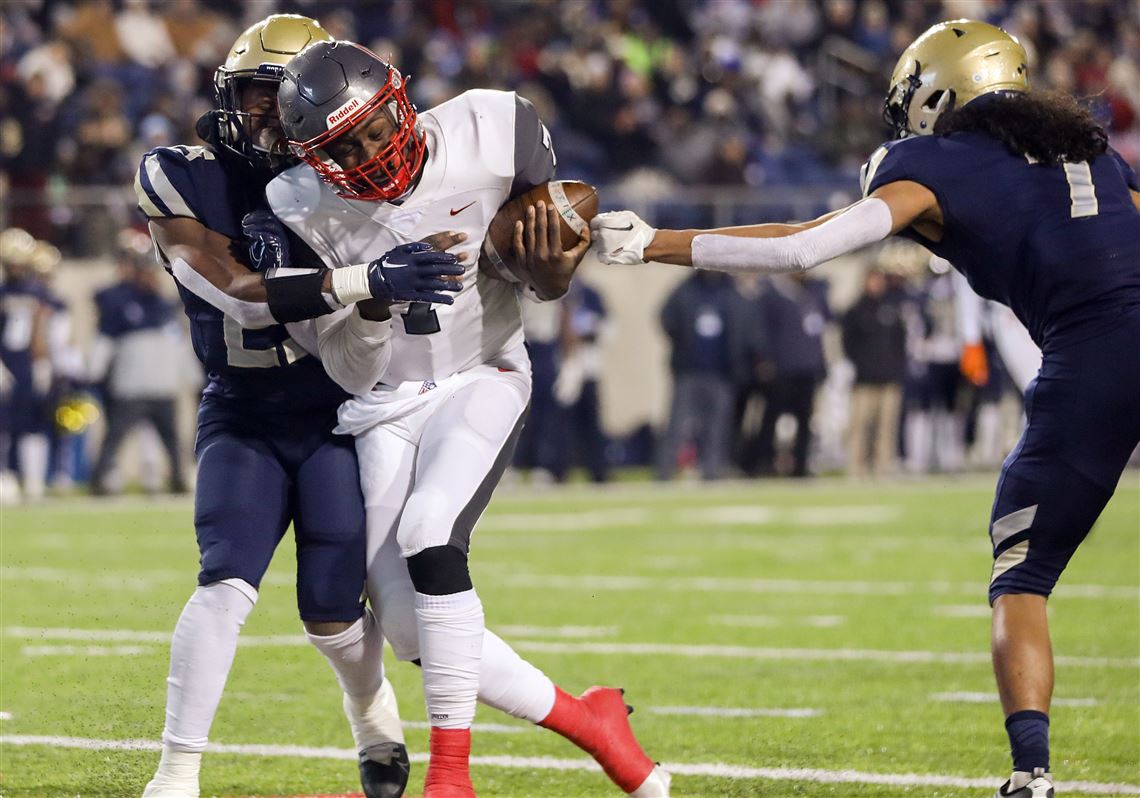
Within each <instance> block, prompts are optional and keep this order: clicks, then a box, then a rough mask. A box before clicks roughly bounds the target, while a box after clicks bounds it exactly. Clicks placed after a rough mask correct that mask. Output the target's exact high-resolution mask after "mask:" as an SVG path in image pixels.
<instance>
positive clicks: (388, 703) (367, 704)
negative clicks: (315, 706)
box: [305, 609, 404, 751]
mask: <svg viewBox="0 0 1140 798" xmlns="http://www.w3.org/2000/svg"><path fill="white" fill-rule="evenodd" d="M305 635H306V636H307V637H308V638H309V642H310V643H312V644H313V645H314V646H316V648H317V650H318V651H320V652H321V654H323V655H324V657H325V659H326V660H328V663H329V665H331V666H332V669H333V673H335V674H336V680H337V682H339V683H340V689H341V690H343V691H344V714H345V715H346V716H347V717H348V724H349V726H350V727H351V728H352V739H353V741H354V742H355V743H356V749H357V750H358V751H363V750H364V749H366V748H369V747H371V746H373V745H377V744H379V743H387V742H398V743H401V744H402V743H403V742H404V732H403V729H402V728H401V726H400V711H399V708H398V707H397V705H396V696H395V693H394V692H393V691H392V685H391V684H389V683H388V681H387V680H386V679H385V678H384V637H383V635H382V634H381V633H380V625H379V624H377V623H376V619H375V618H374V617H373V615H372V612H371V611H370V610H368V609H365V610H364V615H363V616H362V617H361V618H360V620H358V621H357V622H356V623H354V624H353V625H352V626H350V627H348V628H347V629H345V630H344V631H343V632H340V633H338V634H335V635H327V636H326V635H314V634H312V633H310V632H305Z"/></svg>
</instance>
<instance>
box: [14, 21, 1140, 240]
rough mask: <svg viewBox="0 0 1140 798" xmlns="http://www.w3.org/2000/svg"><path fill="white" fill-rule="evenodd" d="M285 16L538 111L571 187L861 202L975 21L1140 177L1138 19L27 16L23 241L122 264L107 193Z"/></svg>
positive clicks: (120, 215) (422, 88)
mask: <svg viewBox="0 0 1140 798" xmlns="http://www.w3.org/2000/svg"><path fill="white" fill-rule="evenodd" d="M273 11H295V12H299V13H304V14H309V15H312V16H315V17H317V18H319V19H320V21H321V22H322V24H323V25H324V26H325V27H326V28H327V29H328V30H329V31H330V32H331V33H332V34H333V35H334V36H336V37H338V38H347V39H353V40H357V41H360V42H362V43H365V44H367V45H368V46H370V47H371V48H372V49H373V50H375V51H376V52H377V53H380V54H382V55H384V56H390V57H391V59H392V61H393V62H394V63H395V64H397V65H398V66H400V67H401V68H402V70H403V71H404V72H405V74H409V75H411V82H410V91H411V93H412V95H413V98H414V99H415V101H416V102H417V103H418V105H419V106H420V107H421V108H426V107H430V106H433V105H435V104H437V103H439V102H442V101H444V100H446V99H448V98H450V97H453V96H455V95H456V94H458V93H459V92H461V91H463V90H465V89H468V88H473V87H489V88H509V89H515V90H518V91H520V92H521V93H523V94H525V95H526V96H527V97H529V98H530V99H531V100H532V101H534V102H535V104H536V105H537V106H538V108H539V110H540V112H541V114H542V116H543V118H544V119H545V121H546V123H547V125H548V126H549V127H550V129H551V132H552V134H553V138H554V141H555V143H556V146H557V148H558V153H559V159H560V163H561V166H562V173H563V174H564V175H566V176H573V177H575V178H578V179H584V180H588V181H591V182H595V183H599V184H607V185H611V186H613V185H617V186H621V185H626V186H627V187H629V189H630V190H632V191H637V192H642V193H644V192H653V191H657V192H658V193H660V192H662V191H666V190H668V187H669V186H673V185H679V184H693V183H699V184H702V185H708V186H717V187H722V188H727V187H733V186H737V187H763V186H779V185H789V184H790V185H794V186H809V185H823V186H828V185H844V186H846V187H848V188H850V186H851V185H853V184H854V176H855V174H856V170H857V168H858V166H859V164H860V163H861V162H862V161H863V159H865V158H866V157H867V156H868V154H869V153H870V152H871V151H872V150H873V149H874V147H875V145H876V144H877V143H878V142H879V140H880V139H881V138H882V136H883V126H882V124H881V120H880V111H881V104H882V97H883V94H884V93H885V89H886V85H887V79H888V77H889V74H890V70H891V68H892V67H893V65H894V62H895V60H896V58H897V56H898V54H899V52H901V50H902V49H903V48H904V47H905V46H906V45H907V44H908V43H909V42H910V41H911V40H912V39H913V38H914V37H915V36H916V35H917V34H918V33H919V32H921V31H922V30H923V29H925V28H926V27H927V26H928V25H929V24H931V23H932V22H934V21H937V20H941V19H947V18H956V17H970V18H974V19H983V20H986V21H988V22H993V23H996V24H1000V25H1003V26H1005V27H1006V28H1007V29H1008V30H1010V31H1011V32H1012V33H1014V34H1016V35H1018V36H1019V37H1020V38H1021V41H1022V42H1023V43H1024V44H1025V46H1026V48H1027V50H1028V52H1029V55H1030V60H1031V62H1032V63H1031V73H1032V75H1033V80H1034V82H1035V85H1037V86H1040V87H1054V88H1060V89H1064V90H1066V91H1071V92H1074V93H1076V94H1077V95H1079V96H1081V97H1083V98H1086V100H1087V102H1089V103H1090V104H1092V105H1093V107H1094V108H1095V109H1096V112H1097V115H1098V117H1099V118H1100V119H1101V120H1102V121H1103V122H1104V124H1105V125H1106V126H1107V127H1108V129H1109V131H1110V136H1111V141H1112V143H1113V145H1114V146H1115V147H1116V148H1117V149H1118V150H1120V151H1121V152H1122V153H1123V154H1124V156H1125V158H1126V159H1128V160H1130V161H1131V162H1133V163H1140V4H1137V3H1136V2H1134V0H1088V1H1087V2H1078V1H1077V0H1072V1H1069V0H1065V1H1062V0H707V1H702V0H562V1H561V2H554V1H553V0H548V1H546V2H523V0H418V1H417V2H411V0H357V1H356V2H348V1H347V0H293V2H273V1H271V0H266V1H265V2H260V1H259V0H250V2H243V3H233V2H227V1H226V0H162V1H161V2H158V1H157V0H6V2H4V3H3V4H2V20H0V21H2V24H0V169H2V170H3V174H4V180H5V181H6V183H7V184H8V185H7V191H6V193H8V194H10V195H11V199H12V202H11V205H12V207H11V208H9V209H8V213H9V215H10V218H9V219H7V220H6V221H7V223H8V224H10V225H15V226H19V227H22V228H24V229H26V230H28V231H29V232H31V233H32V234H33V235H35V236H37V237H40V238H45V239H48V240H50V241H52V243H53V244H55V245H57V246H59V247H60V248H61V249H63V250H64V252H65V254H71V253H75V254H91V253H107V252H110V251H111V249H112V248H113V244H114V242H113V240H112V239H113V235H114V230H116V229H117V227H118V225H116V224H109V223H108V222H109V217H112V218H113V219H114V221H117V222H119V223H128V222H130V221H132V219H131V218H130V217H129V214H130V212H131V207H132V205H133V203H132V202H131V201H130V199H129V194H125V193H122V192H119V193H118V194H116V196H118V197H119V198H120V199H119V201H118V204H115V203H112V202H110V201H109V199H108V196H109V195H108V194H107V192H106V190H105V188H104V187H106V186H124V185H126V184H128V183H130V181H131V180H132V179H133V175H134V170H135V168H136V166H137V164H138V161H139V157H140V156H141V154H142V153H143V152H145V151H146V150H147V149H149V148H151V147H154V146H158V145H165V144H175V143H193V142H195V141H196V137H195V133H194V123H195V121H196V119H197V118H198V116H199V115H200V114H201V113H202V112H204V111H205V110H206V109H207V108H208V107H209V105H210V102H211V99H212V98H211V92H212V88H211V87H212V75H213V71H214V69H215V68H216V67H217V66H218V64H219V63H221V61H222V60H223V59H224V57H225V53H226V51H227V49H228V47H229V46H230V44H231V43H232V42H233V40H234V38H235V36H236V35H237V33H238V32H240V31H241V30H242V29H243V28H244V27H245V26H246V25H248V24H249V23H251V22H253V21H255V20H256V19H259V18H261V17H263V16H265V15H266V14H268V13H270V12H273ZM84 188H88V189H90V190H89V191H87V192H86V193H85V192H84V191H83V190H82V189H84ZM99 189H103V190H102V193H100V191H99ZM627 193H628V192H627ZM81 203H86V204H81ZM115 217H117V218H115Z"/></svg>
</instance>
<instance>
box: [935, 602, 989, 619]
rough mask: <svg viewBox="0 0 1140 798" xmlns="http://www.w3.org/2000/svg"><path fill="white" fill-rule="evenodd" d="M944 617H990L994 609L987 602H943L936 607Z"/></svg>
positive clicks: (937, 613) (936, 612) (937, 612)
mask: <svg viewBox="0 0 1140 798" xmlns="http://www.w3.org/2000/svg"><path fill="white" fill-rule="evenodd" d="M934 614H935V615H941V616H942V617H944V618H989V617H990V616H991V615H992V614H993V610H991V609H990V608H989V605H987V604H943V605H942V606H940V607H935V608H934Z"/></svg>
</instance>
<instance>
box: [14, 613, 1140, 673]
mask: <svg viewBox="0 0 1140 798" xmlns="http://www.w3.org/2000/svg"><path fill="white" fill-rule="evenodd" d="M727 617H733V616H727ZM760 617H763V616H760ZM815 617H818V618H823V619H828V621H830V618H831V616H815ZM505 628H506V629H510V628H512V627H509V626H508V627H505ZM521 628H524V629H525V628H527V627H521ZM531 628H533V627H531ZM539 628H546V629H559V628H563V629H570V630H589V631H597V630H608V629H610V628H611V627H539ZM4 634H6V635H8V636H10V637H18V638H24V639H27V638H39V639H42V640H73V641H92V642H94V641H116V642H147V643H165V642H167V641H168V640H169V639H170V635H169V633H166V632H147V631H130V630H125V629H103V630H87V629H67V628H62V629H53V628H44V629H37V628H31V627H26V626H10V627H6V628H5V629H4ZM239 641H240V643H241V644H243V645H246V646H304V645H307V641H306V640H305V638H304V636H303V635H264V636H260V637H257V636H250V637H245V638H239ZM512 645H513V646H514V647H515V648H516V649H518V650H519V651H536V652H540V653H544V654H601V655H627V654H633V655H656V656H672V657H725V658H734V659H757V660H793V661H794V660H799V661H807V662H811V661H829V662H835V661H847V662H910V663H916V664H917V663H932V664H975V663H989V662H990V655H989V654H988V653H983V652H950V651H892V650H883V649H858V648H775V647H754V646H726V645H680V644H673V643H603V642H589V641H585V640H573V641H567V642H560V641H552V640H516V641H513V642H512ZM162 650H163V649H162V648H160V647H158V646H149V647H148V646H129V645H104V646H94V645H92V646H79V645H70V644H60V645H53V644H47V645H42V646H25V647H24V648H23V649H22V653H23V654H24V655H25V656H49V655H55V656H137V655H139V654H150V653H154V652H155V651H162ZM1056 662H1057V664H1058V665H1065V666H1069V667H1076V668H1140V658H1130V657H1076V656H1064V655H1061V656H1058V657H1056Z"/></svg>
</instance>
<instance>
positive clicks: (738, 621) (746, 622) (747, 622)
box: [709, 615, 784, 629]
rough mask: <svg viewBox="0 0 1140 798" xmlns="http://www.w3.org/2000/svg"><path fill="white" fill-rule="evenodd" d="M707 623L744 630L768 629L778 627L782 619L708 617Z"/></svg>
mask: <svg viewBox="0 0 1140 798" xmlns="http://www.w3.org/2000/svg"><path fill="white" fill-rule="evenodd" d="M709 622H710V623H715V624H719V625H720V626H737V627H741V628H744V629H768V628H770V627H772V626H779V625H781V624H782V623H783V622H784V619H783V618H777V617H776V616H774V615H710V616H709Z"/></svg>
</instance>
